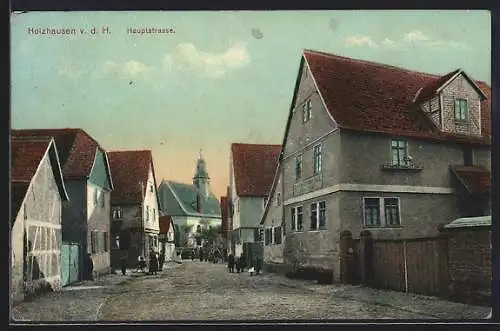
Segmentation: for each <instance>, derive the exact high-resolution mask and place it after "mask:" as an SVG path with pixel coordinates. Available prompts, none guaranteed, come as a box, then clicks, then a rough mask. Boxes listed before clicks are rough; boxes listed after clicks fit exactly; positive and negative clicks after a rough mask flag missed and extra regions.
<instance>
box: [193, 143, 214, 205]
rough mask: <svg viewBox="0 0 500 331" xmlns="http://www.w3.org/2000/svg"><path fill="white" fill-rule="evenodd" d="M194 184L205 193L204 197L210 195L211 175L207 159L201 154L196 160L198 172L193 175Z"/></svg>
mask: <svg viewBox="0 0 500 331" xmlns="http://www.w3.org/2000/svg"><path fill="white" fill-rule="evenodd" d="M193 185H194V186H196V187H197V188H198V189H199V190H200V191H201V192H202V193H203V195H204V198H206V197H207V196H208V194H209V193H210V177H208V172H207V166H206V164H205V160H203V157H202V156H201V150H200V156H199V158H198V161H197V162H196V172H195V174H194V177H193Z"/></svg>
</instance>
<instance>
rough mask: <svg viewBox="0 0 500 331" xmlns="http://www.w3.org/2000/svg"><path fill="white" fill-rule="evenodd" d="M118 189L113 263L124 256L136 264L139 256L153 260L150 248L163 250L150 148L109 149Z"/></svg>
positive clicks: (116, 264)
mask: <svg viewBox="0 0 500 331" xmlns="http://www.w3.org/2000/svg"><path fill="white" fill-rule="evenodd" d="M108 157H109V164H110V167H111V173H112V175H113V180H114V184H115V189H114V190H113V192H112V193H111V213H112V217H111V264H112V267H113V268H114V269H119V268H120V260H121V258H126V260H127V265H136V264H137V257H138V256H143V257H144V258H145V259H146V260H149V250H150V249H154V250H155V251H157V252H159V241H158V234H159V232H160V222H159V217H160V210H159V205H160V203H159V201H158V194H157V191H156V187H157V185H156V177H155V171H154V165H153V155H152V153H151V151H150V150H141V151H114V152H109V153H108Z"/></svg>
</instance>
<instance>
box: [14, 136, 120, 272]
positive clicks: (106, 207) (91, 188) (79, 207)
mask: <svg viewBox="0 0 500 331" xmlns="http://www.w3.org/2000/svg"><path fill="white" fill-rule="evenodd" d="M12 135H13V136H14V137H29V136H32V137H46V136H50V137H53V138H54V140H55V142H56V146H57V150H58V155H59V159H60V164H61V169H62V172H63V177H64V183H65V187H66V191H67V193H68V195H69V200H70V201H69V202H68V203H65V204H63V210H62V241H63V243H74V244H76V245H77V246H78V253H77V254H76V255H77V257H76V259H75V263H76V261H78V267H77V273H78V277H77V278H76V279H75V280H77V279H80V280H81V279H83V273H82V270H83V268H84V265H83V263H84V262H83V261H84V256H85V255H87V254H90V256H91V258H92V261H93V264H94V272H95V273H98V274H104V273H109V272H110V265H111V263H110V249H109V247H110V246H109V244H110V242H109V231H110V217H109V215H110V193H111V191H112V190H113V181H112V178H111V172H110V169H109V164H108V158H107V154H106V151H105V150H104V149H103V148H102V147H101V146H100V145H99V143H98V142H97V141H96V140H95V139H94V138H92V137H91V136H90V135H89V134H88V133H87V132H85V131H84V130H82V129H72V128H69V129H27V130H12ZM67 264H68V263H66V261H63V269H64V268H66V265H67ZM63 272H64V270H63Z"/></svg>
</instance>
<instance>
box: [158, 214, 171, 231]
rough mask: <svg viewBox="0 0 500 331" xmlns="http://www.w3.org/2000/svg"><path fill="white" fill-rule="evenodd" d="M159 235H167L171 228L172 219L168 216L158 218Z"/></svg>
mask: <svg viewBox="0 0 500 331" xmlns="http://www.w3.org/2000/svg"><path fill="white" fill-rule="evenodd" d="M159 220H160V233H168V231H169V230H170V228H172V229H174V227H173V226H172V217H171V216H169V215H164V216H160V219H159Z"/></svg>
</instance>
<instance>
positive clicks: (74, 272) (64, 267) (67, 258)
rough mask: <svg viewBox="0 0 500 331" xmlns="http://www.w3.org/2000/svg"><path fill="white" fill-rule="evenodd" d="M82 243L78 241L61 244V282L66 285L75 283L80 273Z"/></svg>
mask: <svg viewBox="0 0 500 331" xmlns="http://www.w3.org/2000/svg"><path fill="white" fill-rule="evenodd" d="M79 256H80V245H78V244H76V243H62V244H61V284H62V286H66V285H69V284H72V283H75V282H77V281H78V279H79V274H80V259H79Z"/></svg>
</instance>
